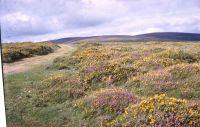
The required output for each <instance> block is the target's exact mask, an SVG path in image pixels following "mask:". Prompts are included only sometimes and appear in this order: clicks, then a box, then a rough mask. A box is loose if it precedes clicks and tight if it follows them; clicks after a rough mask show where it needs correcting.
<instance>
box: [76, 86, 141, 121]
mask: <svg viewBox="0 0 200 127" xmlns="http://www.w3.org/2000/svg"><path fill="white" fill-rule="evenodd" d="M138 102H139V98H138V97H137V96H135V95H133V94H131V93H129V92H128V91H127V90H124V89H119V88H113V89H102V90H100V91H97V92H95V93H93V94H92V95H90V96H88V97H85V99H83V101H82V100H81V101H80V100H79V101H77V102H76V103H75V105H74V106H75V107H78V108H80V109H83V110H84V113H85V117H88V118H91V114H92V115H93V116H95V117H97V118H98V119H100V118H104V117H105V116H107V117H106V118H109V119H104V120H103V121H101V123H100V124H104V123H105V122H106V121H110V120H112V119H114V118H115V117H116V116H118V115H120V114H122V113H123V112H124V109H125V108H126V107H127V106H128V105H129V104H136V103H138Z"/></svg>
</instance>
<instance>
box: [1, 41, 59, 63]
mask: <svg viewBox="0 0 200 127" xmlns="http://www.w3.org/2000/svg"><path fill="white" fill-rule="evenodd" d="M57 48H59V46H58V45H56V44H53V43H50V42H45V43H44V42H41V43H31V42H24V43H7V44H6V43H4V44H2V54H3V62H5V63H10V62H14V61H16V60H20V59H22V58H26V57H31V56H35V55H46V54H48V53H52V52H54V50H55V49H57Z"/></svg>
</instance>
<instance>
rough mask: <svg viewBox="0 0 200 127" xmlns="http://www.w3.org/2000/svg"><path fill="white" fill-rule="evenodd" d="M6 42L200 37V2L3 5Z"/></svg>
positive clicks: (47, 0) (37, 0)
mask: <svg viewBox="0 0 200 127" xmlns="http://www.w3.org/2000/svg"><path fill="white" fill-rule="evenodd" d="M0 5H1V32H2V40H3V41H4V42H9V41H42V40H49V39H55V38H62V37H72V36H93V35H110V34H114V35H136V34H141V33H149V32H191V33H200V0H1V3H0Z"/></svg>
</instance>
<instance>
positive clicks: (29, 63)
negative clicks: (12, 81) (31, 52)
mask: <svg viewBox="0 0 200 127" xmlns="http://www.w3.org/2000/svg"><path fill="white" fill-rule="evenodd" d="M59 46H60V47H61V48H59V49H58V50H56V51H55V52H54V53H50V54H48V55H43V56H35V57H30V58H24V59H22V60H20V61H17V62H14V63H4V64H3V72H4V74H13V73H19V72H24V71H27V70H30V69H31V68H33V67H34V66H36V65H45V64H47V63H49V62H52V61H53V59H55V58H56V57H59V56H62V55H64V54H68V53H69V54H70V53H71V52H72V51H73V50H74V49H75V47H74V46H71V45H66V44H60V45H59Z"/></svg>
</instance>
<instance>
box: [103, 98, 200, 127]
mask: <svg viewBox="0 0 200 127" xmlns="http://www.w3.org/2000/svg"><path fill="white" fill-rule="evenodd" d="M197 107H198V105H197V104H196V103H193V102H189V101H186V100H180V99H176V98H173V97H167V96H166V95H164V94H162V95H155V96H153V97H149V98H147V99H144V100H143V101H141V102H140V103H139V104H135V105H132V104H131V105H130V106H129V107H127V108H126V109H125V112H124V113H123V114H122V115H120V116H118V118H116V119H115V120H113V121H111V122H108V124H107V125H108V126H113V127H118V126H123V127H132V126H142V127H143V126H145V127H146V126H149V127H155V126H156V127H171V126H173V127H185V126H187V127H198V126H200V112H199V111H198V109H197Z"/></svg>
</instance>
